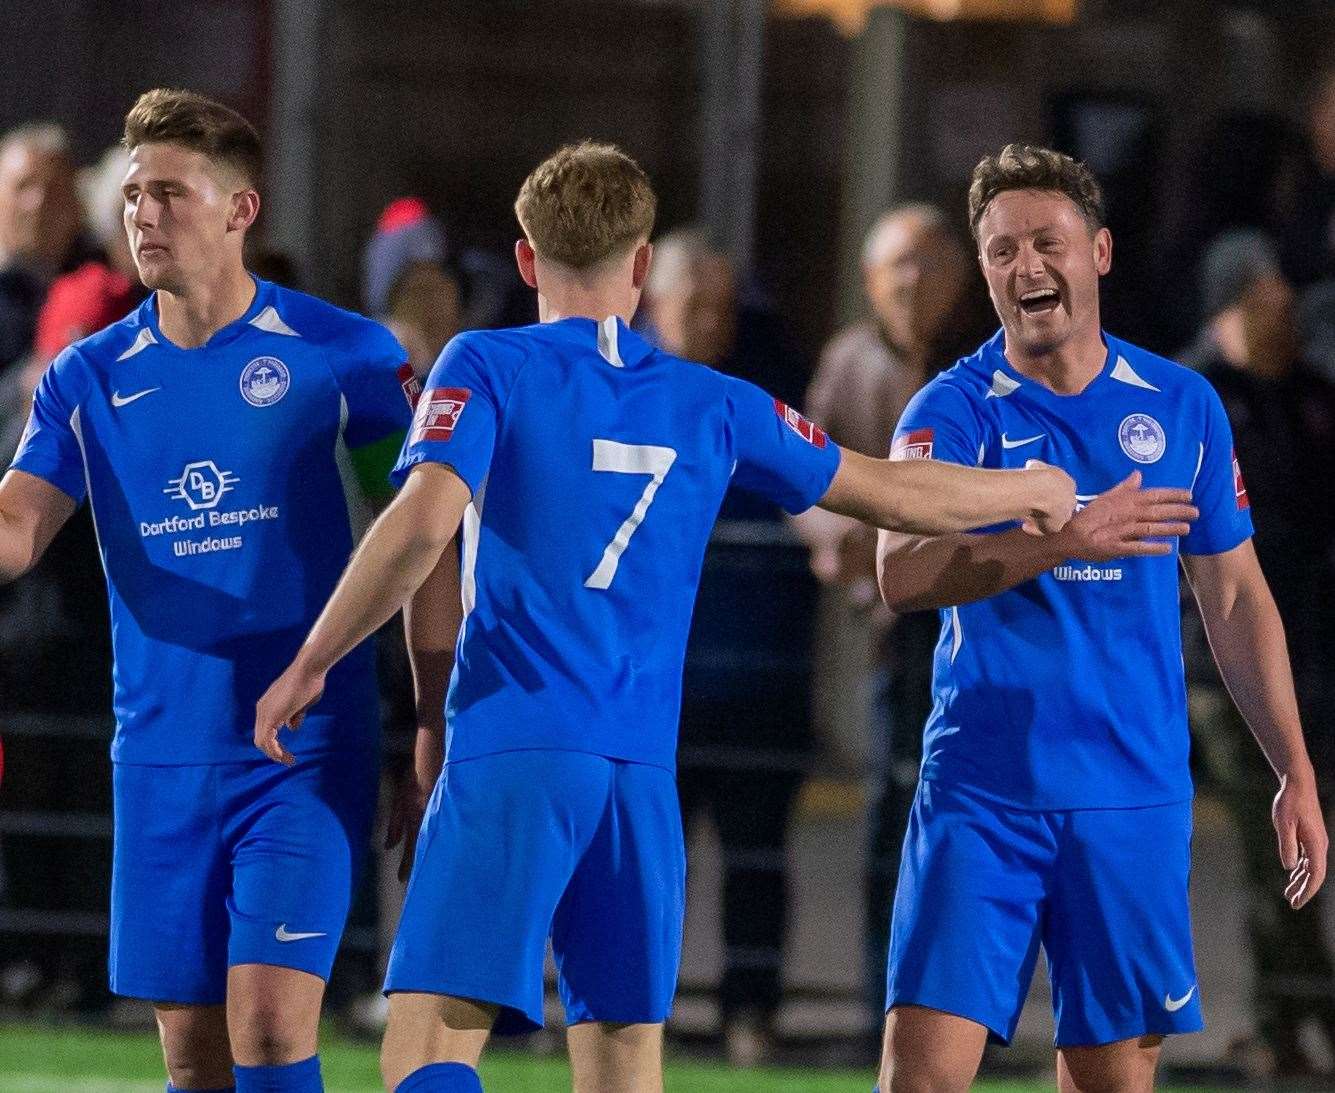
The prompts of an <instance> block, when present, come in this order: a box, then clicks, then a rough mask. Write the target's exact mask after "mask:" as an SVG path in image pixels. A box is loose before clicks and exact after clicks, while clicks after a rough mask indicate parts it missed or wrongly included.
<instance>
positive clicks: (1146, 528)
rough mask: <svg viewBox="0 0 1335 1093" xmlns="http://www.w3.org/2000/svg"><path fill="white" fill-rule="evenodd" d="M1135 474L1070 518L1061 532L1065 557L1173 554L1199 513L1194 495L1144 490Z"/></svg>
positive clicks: (1094, 559) (1100, 559) (1102, 559)
mask: <svg viewBox="0 0 1335 1093" xmlns="http://www.w3.org/2000/svg"><path fill="white" fill-rule="evenodd" d="M1140 482H1141V475H1140V472H1139V471H1133V472H1132V473H1131V474H1129V475H1127V476H1126V477H1125V478H1124V479H1122V481H1121V482H1119V483H1118V484H1117V485H1116V486H1114V487H1113V488H1112V489H1110V490H1109V491H1108V492H1107V493H1101V494H1099V496H1098V497H1096V498H1094V500H1093V501H1091V502H1090V503H1089V504H1088V505H1086V506H1085V507H1084V508H1083V509H1081V510H1080V511H1079V512H1077V513H1076V514H1075V515H1074V516H1073V517H1071V522H1070V523H1069V524H1067V525H1066V526H1065V527H1064V528H1063V529H1062V530H1061V533H1060V534H1061V535H1062V537H1063V539H1064V541H1065V545H1064V548H1063V549H1064V551H1065V554H1066V557H1068V558H1071V559H1073V560H1078V561H1082V562H1110V561H1112V560H1113V559H1114V558H1128V557H1147V556H1152V555H1163V554H1171V553H1172V552H1173V544H1172V543H1171V542H1170V541H1168V540H1172V539H1178V538H1181V537H1182V536H1183V535H1186V534H1188V533H1189V532H1190V531H1191V522H1192V521H1193V520H1195V519H1196V518H1197V517H1198V516H1200V510H1199V509H1197V508H1196V507H1195V506H1194V505H1193V504H1192V503H1191V491H1190V490H1181V489H1169V488H1166V487H1155V488H1154V489H1148V490H1145V489H1141V488H1140Z"/></svg>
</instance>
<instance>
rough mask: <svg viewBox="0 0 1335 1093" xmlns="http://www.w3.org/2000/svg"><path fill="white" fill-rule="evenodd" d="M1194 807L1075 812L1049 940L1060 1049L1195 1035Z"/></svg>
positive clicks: (1198, 1020)
mask: <svg viewBox="0 0 1335 1093" xmlns="http://www.w3.org/2000/svg"><path fill="white" fill-rule="evenodd" d="M1190 869H1191V803H1190V802H1181V803H1178V804H1171V805H1162V806H1158V807H1154V808H1125V809H1087V810H1082V811H1078V812H1072V813H1070V814H1069V821H1068V823H1067V824H1066V826H1065V829H1064V831H1063V834H1062V840H1061V853H1060V857H1059V867H1058V869H1057V870H1056V872H1055V873H1054V876H1053V888H1054V890H1053V895H1052V900H1051V903H1050V908H1049V914H1048V917H1047V921H1046V924H1045V928H1044V937H1043V944H1044V949H1045V951H1046V953H1047V957H1048V971H1049V975H1050V977H1051V980H1052V1001H1053V1011H1054V1015H1055V1017H1056V1024H1057V1044H1058V1046H1059V1047H1094V1046H1098V1045H1101V1044H1111V1043H1114V1042H1117V1041H1122V1040H1132V1039H1136V1038H1139V1037H1142V1036H1149V1035H1158V1036H1163V1035H1170V1034H1173V1033H1181V1032H1195V1031H1197V1030H1199V1029H1201V1028H1202V1027H1204V1023H1203V1021H1202V1017H1201V1003H1200V991H1199V990H1198V989H1197V985H1196V969H1195V959H1194V956H1193V952H1192V943H1191V916H1190V908H1189V906H1188V898H1187V884H1188V878H1189V874H1190Z"/></svg>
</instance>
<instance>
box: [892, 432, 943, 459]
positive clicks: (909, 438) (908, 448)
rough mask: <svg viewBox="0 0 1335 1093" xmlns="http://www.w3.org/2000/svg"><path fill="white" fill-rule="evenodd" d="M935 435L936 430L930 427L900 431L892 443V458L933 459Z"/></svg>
mask: <svg viewBox="0 0 1335 1093" xmlns="http://www.w3.org/2000/svg"><path fill="white" fill-rule="evenodd" d="M933 435H934V431H933V430H932V429H930V428H928V429H910V430H909V431H908V432H907V433H900V434H899V436H897V437H895V442H894V443H893V444H892V445H890V458H891V459H896V460H904V459H931V458H932V438H933Z"/></svg>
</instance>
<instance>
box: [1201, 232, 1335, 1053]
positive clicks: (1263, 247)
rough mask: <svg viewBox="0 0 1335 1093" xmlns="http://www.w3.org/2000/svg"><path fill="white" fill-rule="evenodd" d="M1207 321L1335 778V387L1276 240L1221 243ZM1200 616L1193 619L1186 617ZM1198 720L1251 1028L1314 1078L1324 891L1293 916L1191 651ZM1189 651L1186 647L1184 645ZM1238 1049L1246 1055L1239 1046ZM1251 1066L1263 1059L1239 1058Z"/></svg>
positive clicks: (1324, 1030) (1209, 353) (1334, 968)
mask: <svg viewBox="0 0 1335 1093" xmlns="http://www.w3.org/2000/svg"><path fill="white" fill-rule="evenodd" d="M1201 280H1202V288H1203V294H1204V298H1205V303H1206V312H1207V314H1208V315H1209V318H1208V320H1207V326H1206V331H1205V333H1204V335H1203V336H1202V337H1201V338H1200V339H1199V340H1198V342H1197V345H1196V347H1195V350H1194V354H1195V360H1194V363H1195V364H1196V365H1197V367H1199V368H1201V370H1202V371H1203V373H1204V374H1205V376H1206V377H1207V378H1209V380H1210V381H1211V382H1212V383H1213V384H1214V386H1215V388H1216V390H1218V392H1219V394H1220V397H1221V398H1222V399H1223V402H1224V408H1225V410H1226V411H1227V413H1228V417H1229V421H1230V423H1231V424H1232V427H1233V434H1234V439H1235V443H1236V446H1237V459H1238V462H1239V465H1240V467H1241V468H1242V470H1243V471H1245V473H1246V485H1245V487H1244V485H1243V482H1242V478H1241V475H1239V478H1238V482H1237V492H1238V503H1239V505H1247V504H1249V503H1250V506H1251V510H1252V518H1253V521H1254V523H1255V527H1256V536H1255V545H1256V552H1257V555H1258V556H1259V558H1260V560H1261V565H1262V568H1263V569H1264V570H1265V574H1266V577H1267V578H1268V580H1269V582H1270V588H1271V591H1272V592H1273V593H1274V597H1275V602H1276V604H1277V606H1278V607H1279V612H1280V615H1281V617H1282V618H1283V620H1284V627H1285V631H1286V636H1287V638H1288V646H1289V655H1290V659H1291V661H1292V663H1293V674H1294V683H1295V686H1296V687H1297V692H1298V703H1299V708H1300V711H1301V713H1302V717H1303V723H1304V725H1305V727H1306V729H1307V735H1308V741H1309V746H1310V747H1311V750H1312V759H1313V762H1314V763H1315V764H1316V767H1317V774H1318V780H1319V781H1321V782H1322V783H1324V784H1325V785H1327V786H1328V785H1329V781H1328V779H1329V778H1330V776H1331V773H1332V746H1331V734H1330V726H1331V724H1332V717H1333V716H1335V612H1332V611H1331V607H1330V605H1331V603H1332V602H1333V601H1335V494H1332V493H1331V491H1330V489H1329V485H1328V484H1329V483H1330V482H1331V481H1332V480H1335V384H1332V383H1331V382H1330V381H1328V380H1326V379H1325V378H1323V377H1322V376H1320V375H1318V374H1317V373H1316V372H1315V371H1314V370H1313V369H1312V368H1310V367H1309V365H1308V364H1307V362H1306V361H1304V360H1303V359H1302V357H1301V356H1300V354H1299V349H1298V337H1297V332H1296V329H1295V321H1294V291H1293V288H1292V287H1291V286H1290V284H1289V283H1288V281H1287V280H1285V278H1284V276H1283V274H1282V273H1281V272H1280V258H1279V254H1278V252H1277V248H1276V246H1275V244H1274V242H1273V241H1272V240H1271V239H1270V238H1269V237H1267V236H1265V235H1263V234H1261V233H1259V232H1255V231H1236V232H1230V233H1227V234H1225V235H1223V236H1221V237H1220V238H1219V239H1218V240H1216V241H1215V242H1214V243H1213V244H1212V245H1211V246H1210V248H1209V250H1208V251H1207V252H1206V255H1205V260H1204V262H1203V263H1202V276H1201ZM1190 615H1191V616H1192V617H1194V616H1195V612H1190ZM1192 644H1193V645H1194V653H1195V655H1193V656H1192V658H1191V659H1192V661H1193V665H1194V666H1197V665H1199V667H1197V669H1196V670H1195V671H1194V672H1193V676H1195V677H1196V679H1197V680H1198V685H1197V686H1195V687H1194V688H1193V693H1192V702H1191V708H1192V714H1193V724H1194V728H1195V730H1196V737H1197V741H1198V743H1199V745H1200V747H1201V753H1202V756H1203V758H1204V760H1205V762H1206V764H1207V768H1208V772H1209V774H1210V775H1211V776H1212V777H1213V778H1214V779H1215V781H1216V784H1217V785H1218V786H1219V788H1220V792H1221V796H1222V799H1223V801H1224V803H1225V805H1226V806H1227V807H1228V809H1229V811H1230V813H1231V814H1232V816H1233V818H1234V820H1235V821H1236V827H1237V831H1238V833H1239V835H1240V836H1241V838H1242V840H1243V848H1244V856H1245V864H1246V878H1247V883H1248V887H1249V900H1250V905H1249V914H1248V930H1249V934H1250V940H1251V947H1252V960H1253V968H1254V974H1255V990H1256V1029H1257V1036H1258V1037H1259V1039H1260V1042H1261V1043H1260V1046H1261V1047H1262V1049H1263V1051H1262V1052H1261V1053H1260V1054H1261V1055H1262V1056H1263V1057H1265V1058H1266V1059H1267V1060H1268V1069H1271V1070H1272V1071H1273V1076H1276V1077H1297V1076H1302V1075H1311V1074H1312V1072H1313V1068H1312V1063H1311V1060H1310V1059H1309V1058H1308V1057H1307V1055H1306V1054H1305V1052H1304V1049H1303V1046H1302V1037H1301V1035H1300V1033H1301V1029H1302V1027H1303V1025H1304V1024H1305V1023H1306V1022H1307V1021H1308V1020H1311V1021H1313V1022H1314V1023H1315V1025H1316V1026H1317V1028H1318V1030H1319V1031H1320V1032H1321V1034H1322V1035H1323V1036H1324V1037H1325V1038H1326V1039H1327V1041H1328V1042H1329V1043H1330V1044H1331V1046H1332V1047H1335V965H1333V964H1332V960H1331V954H1330V948H1329V945H1328V943H1327V940H1326V937H1325V935H1324V933H1323V930H1322V921H1321V920H1322V915H1323V913H1324V912H1323V907H1324V905H1325V903H1326V902H1327V901H1326V899H1325V895H1324V893H1321V894H1320V895H1318V897H1317V898H1316V899H1314V900H1313V901H1312V902H1311V903H1310V904H1309V905H1308V906H1306V907H1304V908H1303V909H1302V910H1301V911H1298V912H1291V911H1290V910H1289V908H1288V907H1287V906H1286V905H1285V902H1284V899H1283V895H1282V891H1283V884H1284V882H1283V879H1282V875H1281V872H1280V871H1279V870H1278V869H1277V868H1276V866H1275V862H1274V845H1273V841H1274V840H1273V837H1272V836H1271V835H1270V834H1269V832H1270V824H1269V814H1270V805H1271V797H1272V795H1273V790H1274V785H1273V778H1272V776H1271V774H1270V772H1269V770H1268V769H1266V766H1265V762H1264V760H1263V759H1262V757H1261V755H1260V753H1259V752H1258V750H1257V749H1256V748H1255V747H1253V746H1252V744H1251V741H1250V740H1249V739H1248V733H1247V728H1246V726H1245V725H1244V724H1242V722H1241V719H1240V717H1239V716H1238V714H1237V712H1236V710H1235V709H1234V707H1233V704H1232V703H1231V702H1230V701H1229V699H1228V697H1227V695H1225V694H1224V693H1223V691H1222V688H1221V686H1220V684H1219V681H1218V678H1217V676H1215V674H1214V672H1213V671H1212V670H1210V669H1209V667H1208V665H1209V663H1210V659H1209V655H1208V652H1207V651H1206V650H1205V649H1204V647H1203V639H1200V638H1199V635H1198V640H1197V641H1195V642H1194V643H1192ZM1189 648H1191V646H1189ZM1239 1047H1240V1045H1239ZM1239 1054H1245V1055H1248V1056H1251V1057H1255V1056H1256V1054H1257V1053H1256V1052H1254V1051H1252V1052H1246V1053H1243V1052H1241V1051H1239Z"/></svg>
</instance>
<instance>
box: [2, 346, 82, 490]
mask: <svg viewBox="0 0 1335 1093" xmlns="http://www.w3.org/2000/svg"><path fill="white" fill-rule="evenodd" d="M79 364H80V361H79V358H78V356H76V355H75V353H74V351H73V350H69V349H67V350H65V352H64V353H62V354H61V355H60V356H58V357H57V358H56V359H55V360H54V361H52V362H51V365H50V366H49V367H48V368H47V370H46V371H45V372H44V373H43V374H42V379H41V381H40V382H39V383H38V384H37V390H36V391H35V392H34V393H33V398H32V413H31V415H30V416H29V417H28V425H27V428H25V429H24V430H23V436H22V438H21V439H20V440H19V447H18V451H17V452H16V453H15V454H14V461H13V463H12V464H10V465H11V466H12V467H13V468H14V469H15V470H20V471H26V472H27V473H28V474H33V475H36V476H37V477H38V478H42V479H45V480H46V481H47V482H50V483H51V485H53V486H55V487H56V489H58V490H61V491H63V492H64V493H67V494H69V495H70V497H72V498H74V500H75V501H76V502H79V501H82V500H83V495H84V493H85V491H86V489H87V485H86V479H85V477H84V465H83V450H82V448H80V447H79V438H78V437H77V436H76V435H75V433H74V425H73V423H72V421H71V419H72V418H73V417H74V410H75V407H76V406H77V405H78V402H77V394H76V390H77V388H78V384H79V380H80V378H81V377H80V376H79V375H78V369H79Z"/></svg>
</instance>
